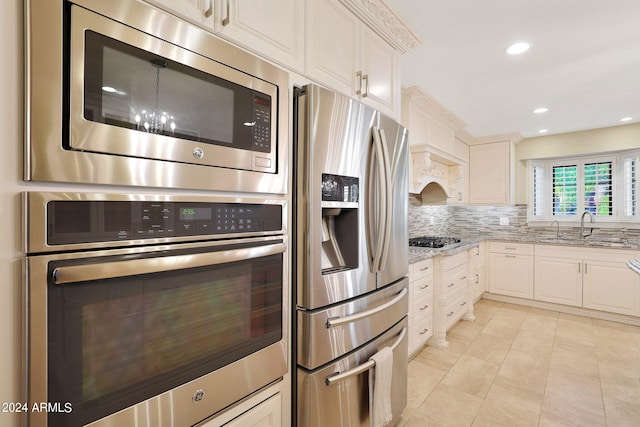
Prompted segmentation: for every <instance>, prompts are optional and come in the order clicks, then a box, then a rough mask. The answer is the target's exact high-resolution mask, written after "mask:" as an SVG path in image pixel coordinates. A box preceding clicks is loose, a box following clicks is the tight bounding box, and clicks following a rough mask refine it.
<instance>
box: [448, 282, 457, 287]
mask: <svg viewBox="0 0 640 427" xmlns="http://www.w3.org/2000/svg"><path fill="white" fill-rule="evenodd" d="M455 285H456V284H455V283H449V284H448V285H447V288H453V287H454V286H455Z"/></svg>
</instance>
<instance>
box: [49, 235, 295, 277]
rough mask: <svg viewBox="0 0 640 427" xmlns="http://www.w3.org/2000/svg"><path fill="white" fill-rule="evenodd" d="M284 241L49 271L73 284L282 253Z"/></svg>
mask: <svg viewBox="0 0 640 427" xmlns="http://www.w3.org/2000/svg"><path fill="white" fill-rule="evenodd" d="M285 250H286V246H285V245H284V243H277V244H272V245H268V246H259V247H254V248H244V249H234V250H228V251H224V252H213V253H204V254H190V255H175V256H166V257H161V258H151V259H135V260H129V261H114V262H98V263H95V264H86V265H72V266H66V267H58V268H55V269H54V270H53V283H55V284H56V285H60V284H68V283H77V282H82V281H87V280H102V279H110V278H115V277H126V276H135V275H138V274H148V273H158V272H161V271H171V270H181V269H185V268H195V267H203V266H207V265H216V264H225V263H229V262H234V261H241V260H246V259H253V258H259V257H263V256H267V255H275V254H281V253H284V252H285Z"/></svg>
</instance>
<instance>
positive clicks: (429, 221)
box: [409, 194, 640, 239]
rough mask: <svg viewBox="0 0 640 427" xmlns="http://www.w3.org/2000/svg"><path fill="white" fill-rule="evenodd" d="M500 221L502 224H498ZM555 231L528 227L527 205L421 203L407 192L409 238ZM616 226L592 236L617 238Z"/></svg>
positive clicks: (638, 233)
mask: <svg viewBox="0 0 640 427" xmlns="http://www.w3.org/2000/svg"><path fill="white" fill-rule="evenodd" d="M501 220H502V221H503V224H505V225H503V224H501ZM560 231H561V232H563V233H567V234H568V235H571V236H577V235H578V234H579V229H578V227H562V228H561V229H560ZM555 233H556V229H555V227H551V224H549V227H529V226H528V225H527V205H515V206H475V205H474V206H469V205H438V206H428V205H422V200H421V199H420V196H419V195H414V194H410V195H409V237H418V236H456V237H493V238H506V239H508V238H515V239H518V238H522V237H523V235H525V234H526V235H531V237H532V238H550V237H554V236H555ZM624 234H625V235H627V236H628V237H629V238H632V239H637V238H640V228H633V229H632V228H630V227H627V229H626V230H625V232H624ZM622 235H623V231H622V229H619V228H601V229H597V230H594V237H596V238H620V237H622Z"/></svg>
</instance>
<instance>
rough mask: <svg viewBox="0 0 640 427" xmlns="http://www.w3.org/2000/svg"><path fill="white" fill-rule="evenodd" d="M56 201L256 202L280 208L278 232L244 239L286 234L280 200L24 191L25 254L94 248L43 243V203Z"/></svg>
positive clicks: (140, 242) (106, 244)
mask: <svg viewBox="0 0 640 427" xmlns="http://www.w3.org/2000/svg"><path fill="white" fill-rule="evenodd" d="M56 200H100V201H132V200H140V201H142V200H144V201H153V202H186V201H190V202H207V201H211V200H215V201H217V202H221V203H257V204H271V205H281V206H282V215H283V218H282V230H278V231H269V232H254V233H245V234H243V236H245V237H260V236H274V235H280V234H286V233H287V232H288V215H287V202H286V200H283V199H278V198H271V197H264V196H258V195H249V196H245V197H241V198H239V197H226V196H216V197H215V198H212V197H211V196H192V195H190V196H181V195H151V194H120V193H118V194H110V193H74V192H28V193H26V194H25V196H24V209H23V210H24V212H25V219H24V221H25V224H28V226H27V227H25V233H26V236H25V248H24V251H25V252H27V253H36V252H49V251H56V252H59V251H71V250H81V249H88V248H92V247H94V246H95V244H94V243H74V244H65V245H56V246H55V247H54V246H51V245H49V244H47V217H46V209H45V206H46V203H48V202H50V201H56ZM231 237H234V234H232V233H229V234H219V235H216V237H215V238H216V239H225V238H231ZM210 239H211V237H203V238H199V237H198V236H188V237H172V238H166V237H158V238H157V239H145V240H120V241H115V242H102V243H101V244H100V247H101V248H109V247H122V246H131V247H134V246H140V245H158V244H167V243H171V242H190V241H194V240H210Z"/></svg>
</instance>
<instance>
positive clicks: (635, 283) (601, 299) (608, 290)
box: [583, 260, 640, 316]
mask: <svg viewBox="0 0 640 427" xmlns="http://www.w3.org/2000/svg"><path fill="white" fill-rule="evenodd" d="M583 287H584V302H583V307H584V308H592V309H595V310H603V311H609V312H613V313H620V314H629V315H634V316H637V315H639V314H640V312H639V311H638V300H637V299H638V288H639V287H640V276H639V275H637V274H636V273H634V272H633V271H632V270H631V269H629V268H628V267H627V266H626V263H625V262H622V261H621V262H614V261H597V260H585V261H584V275H583Z"/></svg>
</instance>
